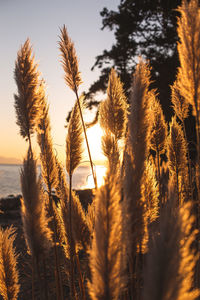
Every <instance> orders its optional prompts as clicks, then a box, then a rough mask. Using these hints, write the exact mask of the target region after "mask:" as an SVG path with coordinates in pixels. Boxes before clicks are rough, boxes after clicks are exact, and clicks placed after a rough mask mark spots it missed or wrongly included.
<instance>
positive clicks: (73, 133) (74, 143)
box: [66, 98, 83, 174]
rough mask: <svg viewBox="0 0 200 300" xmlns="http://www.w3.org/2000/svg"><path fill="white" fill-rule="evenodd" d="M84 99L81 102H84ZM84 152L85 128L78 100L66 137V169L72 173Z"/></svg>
mask: <svg viewBox="0 0 200 300" xmlns="http://www.w3.org/2000/svg"><path fill="white" fill-rule="evenodd" d="M82 99H83V98H81V99H80V102H81V103H82ZM82 153H83V128H82V124H81V118H80V112H79V108H78V102H77V101H76V103H75V106H74V108H73V111H72V113H71V117H70V121H69V125H68V133H67V138H66V170H67V172H68V174H72V173H73V172H74V170H75V169H76V168H77V166H78V165H79V163H80V161H81V159H82Z"/></svg>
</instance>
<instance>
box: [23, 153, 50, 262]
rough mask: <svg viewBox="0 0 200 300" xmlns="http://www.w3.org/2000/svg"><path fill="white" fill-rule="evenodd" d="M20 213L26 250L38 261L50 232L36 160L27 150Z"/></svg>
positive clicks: (48, 240) (46, 245)
mask: <svg viewBox="0 0 200 300" xmlns="http://www.w3.org/2000/svg"><path fill="white" fill-rule="evenodd" d="M21 188H22V194H23V198H22V201H21V214H22V221H23V229H24V234H25V239H26V243H27V247H28V250H29V251H30V254H31V255H32V256H33V257H34V258H35V259H36V261H38V259H39V258H40V257H41V255H42V254H46V253H47V252H48V250H49V248H50V247H51V240H52V232H51V230H50V229H49V228H48V221H49V220H48V218H47V216H46V212H45V201H44V195H43V193H42V188H41V182H40V181H39V180H38V179H37V173H36V161H35V160H34V158H33V156H32V153H31V152H30V151H28V154H27V158H26V159H25V160H24V164H23V168H22V170H21Z"/></svg>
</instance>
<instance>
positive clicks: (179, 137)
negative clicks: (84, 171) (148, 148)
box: [167, 117, 187, 173]
mask: <svg viewBox="0 0 200 300" xmlns="http://www.w3.org/2000/svg"><path fill="white" fill-rule="evenodd" d="M167 153H168V155H167V156H168V163H169V164H168V165H169V169H170V171H171V172H174V173H176V172H178V173H180V172H184V170H185V168H187V144H186V141H185V138H184V134H183V130H182V127H181V125H179V124H178V123H177V121H176V117H173V118H172V121H171V123H170V132H169V137H168V152H167Z"/></svg>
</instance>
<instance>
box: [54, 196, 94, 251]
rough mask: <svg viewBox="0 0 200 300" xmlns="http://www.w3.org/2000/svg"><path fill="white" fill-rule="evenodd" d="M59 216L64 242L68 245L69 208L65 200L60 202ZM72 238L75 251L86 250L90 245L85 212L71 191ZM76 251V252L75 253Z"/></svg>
mask: <svg viewBox="0 0 200 300" xmlns="http://www.w3.org/2000/svg"><path fill="white" fill-rule="evenodd" d="M59 214H60V216H61V219H62V224H63V226H64V229H63V232H65V235H66V240H67V241H68V243H69V206H68V203H67V201H66V199H65V201H63V199H62V200H61V203H60V208H59ZM72 220H73V226H72V237H73V240H74V244H75V248H76V249H77V251H78V250H79V249H80V248H84V249H87V248H88V246H89V244H90V231H89V228H88V225H87V221H86V216H85V212H84V210H83V208H82V205H81V203H80V200H79V197H78V196H77V195H76V194H75V192H73V191H72ZM77 251H76V252H77Z"/></svg>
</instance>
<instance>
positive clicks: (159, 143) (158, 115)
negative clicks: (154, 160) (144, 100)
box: [149, 94, 167, 154]
mask: <svg viewBox="0 0 200 300" xmlns="http://www.w3.org/2000/svg"><path fill="white" fill-rule="evenodd" d="M152 119H153V120H152V127H151V130H150V135H149V142H150V146H151V148H152V149H153V150H154V151H156V152H159V154H162V153H163V152H164V151H165V147H166V138H167V123H166V122H165V117H164V114H163V111H162V108H161V105H160V103H159V101H158V100H157V99H156V98H155V96H154V94H153V95H152Z"/></svg>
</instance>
